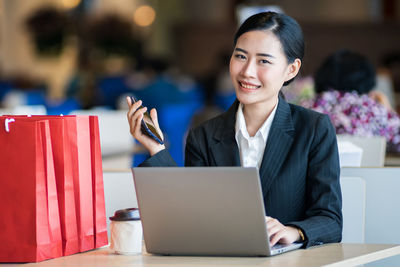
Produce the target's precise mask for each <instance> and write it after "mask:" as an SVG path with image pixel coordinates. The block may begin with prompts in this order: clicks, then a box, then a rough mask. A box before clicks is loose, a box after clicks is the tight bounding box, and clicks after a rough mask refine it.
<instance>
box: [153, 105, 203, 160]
mask: <svg viewBox="0 0 400 267" xmlns="http://www.w3.org/2000/svg"><path fill="white" fill-rule="evenodd" d="M202 106H203V104H202V103H201V102H189V103H183V104H170V105H164V106H163V107H162V108H161V110H160V112H159V113H158V119H159V123H160V127H161V129H162V130H163V133H164V140H165V142H166V145H167V148H168V150H169V152H170V154H171V156H172V158H173V159H174V160H175V162H176V163H177V164H178V166H183V165H184V147H185V139H186V134H187V132H188V130H189V128H190V123H191V119H192V117H193V115H194V114H195V113H196V111H198V110H199V109H201V108H202Z"/></svg>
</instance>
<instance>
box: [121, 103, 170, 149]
mask: <svg viewBox="0 0 400 267" xmlns="http://www.w3.org/2000/svg"><path fill="white" fill-rule="evenodd" d="M126 102H127V103H128V105H129V111H128V113H127V118H128V122H129V128H130V132H131V134H132V136H133V137H134V138H136V140H138V141H139V142H140V143H141V144H142V145H143V146H144V147H145V148H146V149H147V150H148V151H149V153H150V156H153V155H155V154H157V153H158V152H160V151H161V150H163V149H165V145H161V144H159V143H158V142H157V141H155V140H154V139H152V138H150V137H148V136H147V135H145V134H143V133H142V131H141V129H140V126H141V122H142V119H143V114H144V113H145V112H146V111H147V108H146V107H143V108H139V107H140V106H141V105H142V100H139V101H137V102H136V103H132V102H131V99H130V97H127V98H126ZM150 117H151V119H152V120H153V122H154V126H155V127H156V129H157V131H158V132H159V133H160V135H161V138H162V139H164V136H163V134H162V131H161V129H160V126H159V125H158V119H157V111H156V110H155V109H154V108H153V109H152V110H151V111H150Z"/></svg>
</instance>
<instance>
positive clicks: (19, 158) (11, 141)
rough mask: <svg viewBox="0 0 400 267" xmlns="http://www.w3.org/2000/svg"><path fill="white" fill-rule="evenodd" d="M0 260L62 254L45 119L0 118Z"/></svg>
mask: <svg viewBox="0 0 400 267" xmlns="http://www.w3.org/2000/svg"><path fill="white" fill-rule="evenodd" d="M0 147H1V148H2V153H0V164H1V165H0V166H2V171H1V175H0V195H1V201H0V210H1V212H0V262H38V261H42V260H46V259H51V258H55V257H59V256H62V242H61V229H60V220H59V210H58V199H57V189H56V182H55V172H54V165H53V153H52V146H51V141H50V130H49V124H48V122H47V121H30V122H28V121H24V120H19V118H12V117H6V116H1V117H0Z"/></svg>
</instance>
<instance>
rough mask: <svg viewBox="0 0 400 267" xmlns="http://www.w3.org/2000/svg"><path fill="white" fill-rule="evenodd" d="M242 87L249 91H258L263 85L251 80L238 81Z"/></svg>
mask: <svg viewBox="0 0 400 267" xmlns="http://www.w3.org/2000/svg"><path fill="white" fill-rule="evenodd" d="M238 83H239V86H240V88H241V89H242V90H243V91H247V92H253V91H256V90H257V89H258V88H260V87H261V85H256V84H253V83H250V82H246V81H238Z"/></svg>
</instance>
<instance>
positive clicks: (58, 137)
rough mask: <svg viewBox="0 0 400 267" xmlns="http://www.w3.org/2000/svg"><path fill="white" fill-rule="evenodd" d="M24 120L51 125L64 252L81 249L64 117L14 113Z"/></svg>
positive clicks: (64, 253)
mask: <svg viewBox="0 0 400 267" xmlns="http://www.w3.org/2000/svg"><path fill="white" fill-rule="evenodd" d="M14 117H16V118H18V119H19V120H23V121H41V120H47V121H48V122H49V126H50V135H51V136H52V138H51V144H52V148H53V157H54V169H55V175H56V184H57V193H58V204H59V212H60V224H61V236H62V245H63V246H62V247H63V255H64V256H66V255H71V254H74V253H77V252H80V249H79V240H78V222H77V219H76V208H75V194H74V179H73V172H74V170H73V167H72V160H73V156H72V155H71V140H70V137H69V132H68V131H69V129H68V127H66V122H65V119H64V118H63V117H61V116H30V117H28V116H25V115H19V116H14Z"/></svg>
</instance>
